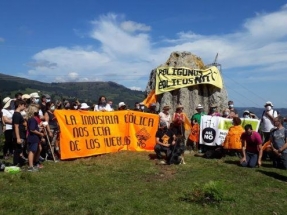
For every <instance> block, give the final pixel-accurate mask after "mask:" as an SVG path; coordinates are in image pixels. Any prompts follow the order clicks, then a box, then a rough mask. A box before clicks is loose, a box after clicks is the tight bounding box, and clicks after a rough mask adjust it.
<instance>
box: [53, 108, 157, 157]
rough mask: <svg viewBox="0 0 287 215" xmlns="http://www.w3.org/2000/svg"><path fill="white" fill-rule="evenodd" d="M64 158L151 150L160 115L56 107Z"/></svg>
mask: <svg viewBox="0 0 287 215" xmlns="http://www.w3.org/2000/svg"><path fill="white" fill-rule="evenodd" d="M55 116H56V118H57V120H58V123H59V126H60V130H61V133H60V148H61V159H70V158H79V157H87V156H92V155H98V154H105V153H111V152H117V151H121V150H131V151H151V150H153V148H154V145H155V134H156V131H157V129H158V123H159V116H158V115H155V114H149V113H142V112H138V111H129V110H128V111H114V112H91V111H79V110H56V111H55Z"/></svg>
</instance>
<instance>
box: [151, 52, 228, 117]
mask: <svg viewBox="0 0 287 215" xmlns="http://www.w3.org/2000/svg"><path fill="white" fill-rule="evenodd" d="M160 66H172V67H188V68H191V69H206V68H207V66H206V65H205V64H204V63H203V61H202V60H201V58H200V57H197V56H196V55H193V54H191V53H190V52H173V53H171V55H170V57H169V59H168V60H167V61H166V62H165V63H164V64H162V65H160ZM155 85H156V68H155V69H153V70H152V71H151V73H150V78H149V81H148V84H147V87H146V93H147V95H148V94H149V93H150V92H151V91H152V90H154V89H155ZM227 102H228V101H227V91H226V89H225V86H224V84H223V88H222V89H219V88H217V87H215V86H213V85H210V84H199V85H195V86H191V87H185V88H181V89H177V90H173V91H170V92H166V93H163V94H160V95H157V108H158V109H159V110H161V109H162V107H163V106H165V105H170V107H171V110H170V113H173V112H174V111H175V109H176V106H177V104H182V105H183V106H184V112H185V113H186V114H187V116H188V117H189V118H190V117H191V116H192V115H193V114H194V113H195V112H196V110H195V108H196V106H197V105H198V104H201V105H202V106H203V107H204V111H205V112H206V113H207V112H208V110H209V107H210V106H211V105H217V107H218V110H219V111H220V112H222V111H223V109H225V108H226V107H227Z"/></svg>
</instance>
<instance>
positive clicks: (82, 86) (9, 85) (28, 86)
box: [0, 73, 145, 108]
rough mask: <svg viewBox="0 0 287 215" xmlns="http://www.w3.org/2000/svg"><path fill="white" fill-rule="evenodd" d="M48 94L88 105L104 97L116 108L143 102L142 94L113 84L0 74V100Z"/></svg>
mask: <svg viewBox="0 0 287 215" xmlns="http://www.w3.org/2000/svg"><path fill="white" fill-rule="evenodd" d="M38 91H40V94H49V95H50V96H51V97H52V99H55V100H56V99H61V100H63V99H68V100H75V99H79V101H80V102H87V103H89V104H94V103H97V101H98V98H99V97H100V96H102V95H103V96H106V97H107V99H108V100H112V101H113V104H114V105H115V106H117V104H118V103H119V102H125V103H126V104H128V105H129V106H130V108H133V106H134V103H135V102H141V101H143V100H144V98H145V96H144V92H143V91H136V90H131V89H129V88H126V87H124V86H123V85H120V84H117V83H115V82H66V83H65V82H64V83H43V82H40V81H34V80H29V79H26V78H19V77H15V76H10V75H5V74H1V73H0V96H1V100H2V99H3V98H4V97H6V96H10V97H11V96H12V97H14V94H15V93H16V92H22V93H28V94H30V93H32V92H38Z"/></svg>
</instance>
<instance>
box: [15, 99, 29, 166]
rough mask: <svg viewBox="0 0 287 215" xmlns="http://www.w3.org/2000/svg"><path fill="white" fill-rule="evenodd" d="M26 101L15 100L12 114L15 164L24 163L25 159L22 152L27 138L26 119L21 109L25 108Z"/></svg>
mask: <svg viewBox="0 0 287 215" xmlns="http://www.w3.org/2000/svg"><path fill="white" fill-rule="evenodd" d="M25 105H26V103H25V102H24V101H23V100H16V101H15V108H16V109H15V112H14V114H13V116H12V128H13V145H14V157H13V163H14V165H22V164H23V162H24V161H23V160H22V159H20V158H21V154H22V152H23V145H24V142H25V139H26V128H25V120H24V118H23V116H22V115H21V111H23V110H25Z"/></svg>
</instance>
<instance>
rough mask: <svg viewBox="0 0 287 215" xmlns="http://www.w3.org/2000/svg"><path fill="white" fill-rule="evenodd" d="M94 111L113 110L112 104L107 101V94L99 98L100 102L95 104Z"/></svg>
mask: <svg viewBox="0 0 287 215" xmlns="http://www.w3.org/2000/svg"><path fill="white" fill-rule="evenodd" d="M94 111H113V109H112V108H111V106H110V104H108V103H107V99H106V97H105V96H101V97H100V98H99V101H98V104H97V105H95V108H94Z"/></svg>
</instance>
